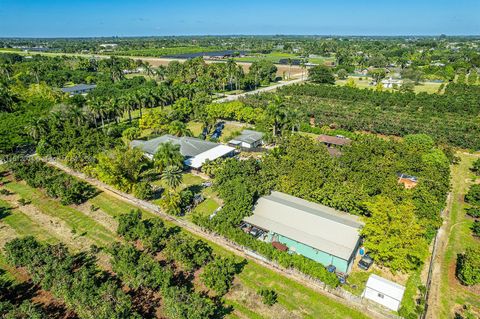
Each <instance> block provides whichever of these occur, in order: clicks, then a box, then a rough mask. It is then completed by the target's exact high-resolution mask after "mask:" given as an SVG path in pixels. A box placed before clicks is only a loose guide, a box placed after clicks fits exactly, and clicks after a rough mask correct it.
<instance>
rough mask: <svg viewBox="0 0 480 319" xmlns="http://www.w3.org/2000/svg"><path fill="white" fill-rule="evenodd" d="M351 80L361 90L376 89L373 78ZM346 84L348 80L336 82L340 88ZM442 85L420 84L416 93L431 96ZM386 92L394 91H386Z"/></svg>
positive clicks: (358, 77)
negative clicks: (424, 93) (372, 83)
mask: <svg viewBox="0 0 480 319" xmlns="http://www.w3.org/2000/svg"><path fill="white" fill-rule="evenodd" d="M349 79H353V80H354V81H355V85H356V86H357V88H359V89H375V86H372V85H370V82H372V78H370V77H367V76H363V77H361V76H350V77H349ZM360 79H361V80H360ZM346 83H347V80H337V81H336V82H335V84H336V85H340V86H342V85H345V84H346ZM440 85H441V83H434V82H424V83H420V84H418V85H415V88H414V92H415V93H420V92H426V93H429V94H432V93H437V91H438V88H439V87H440ZM384 91H392V90H391V89H384Z"/></svg>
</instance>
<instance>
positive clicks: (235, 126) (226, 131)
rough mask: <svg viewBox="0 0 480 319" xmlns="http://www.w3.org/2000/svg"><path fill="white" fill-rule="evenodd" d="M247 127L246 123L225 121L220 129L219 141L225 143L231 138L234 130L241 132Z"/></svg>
mask: <svg viewBox="0 0 480 319" xmlns="http://www.w3.org/2000/svg"><path fill="white" fill-rule="evenodd" d="M246 127H247V124H243V123H225V127H224V128H223V130H222V135H220V141H221V142H223V143H227V142H228V141H230V140H231V137H232V134H233V133H234V132H241V131H243V130H244V129H245V128H246Z"/></svg>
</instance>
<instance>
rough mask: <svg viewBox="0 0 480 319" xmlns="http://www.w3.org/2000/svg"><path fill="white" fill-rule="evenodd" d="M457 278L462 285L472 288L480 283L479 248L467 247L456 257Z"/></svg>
mask: <svg viewBox="0 0 480 319" xmlns="http://www.w3.org/2000/svg"><path fill="white" fill-rule="evenodd" d="M456 272H457V277H458V279H459V280H460V281H461V282H462V284H464V285H467V286H472V285H476V284H479V283H480V247H479V246H475V247H469V248H467V249H466V251H465V253H463V254H459V255H458V257H457V269H456Z"/></svg>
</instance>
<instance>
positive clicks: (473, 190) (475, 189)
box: [465, 184, 480, 206]
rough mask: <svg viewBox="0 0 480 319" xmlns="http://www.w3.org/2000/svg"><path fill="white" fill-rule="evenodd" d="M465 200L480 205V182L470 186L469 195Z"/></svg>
mask: <svg viewBox="0 0 480 319" xmlns="http://www.w3.org/2000/svg"><path fill="white" fill-rule="evenodd" d="M465 201H466V202H467V203H470V204H472V205H476V206H480V184H475V185H472V187H470V190H469V191H468V193H467V195H465Z"/></svg>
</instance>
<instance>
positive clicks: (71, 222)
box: [5, 182, 116, 246]
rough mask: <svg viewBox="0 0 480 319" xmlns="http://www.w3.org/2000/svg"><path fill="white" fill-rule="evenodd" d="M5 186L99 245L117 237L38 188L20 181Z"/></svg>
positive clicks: (104, 244)
mask: <svg viewBox="0 0 480 319" xmlns="http://www.w3.org/2000/svg"><path fill="white" fill-rule="evenodd" d="M5 187H6V188H7V189H8V190H9V191H11V192H13V193H16V194H18V195H20V197H22V198H24V199H26V200H28V201H30V202H31V204H32V205H33V206H35V207H36V208H37V209H39V210H40V211H41V212H42V213H43V214H45V215H49V216H52V217H56V218H59V219H61V220H63V221H64V222H65V223H66V224H67V225H68V226H69V227H70V228H71V229H72V231H75V232H76V233H78V234H83V235H84V236H86V237H88V238H89V239H91V240H92V241H93V242H95V243H96V244H97V245H99V246H106V245H108V244H109V243H111V242H112V241H114V240H115V238H116V236H115V234H113V233H111V232H110V231H109V230H107V229H106V228H105V227H103V226H101V225H100V224H98V223H96V222H95V221H94V220H93V219H91V218H89V217H87V216H86V215H84V214H83V213H81V212H79V211H77V210H75V209H73V208H71V207H69V206H64V205H61V204H60V202H58V201H57V200H54V199H51V198H49V197H47V196H46V195H44V194H43V193H42V192H41V191H40V190H38V189H35V188H32V187H30V186H28V185H26V184H23V183H19V182H11V183H8V184H7V185H6V186H5Z"/></svg>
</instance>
